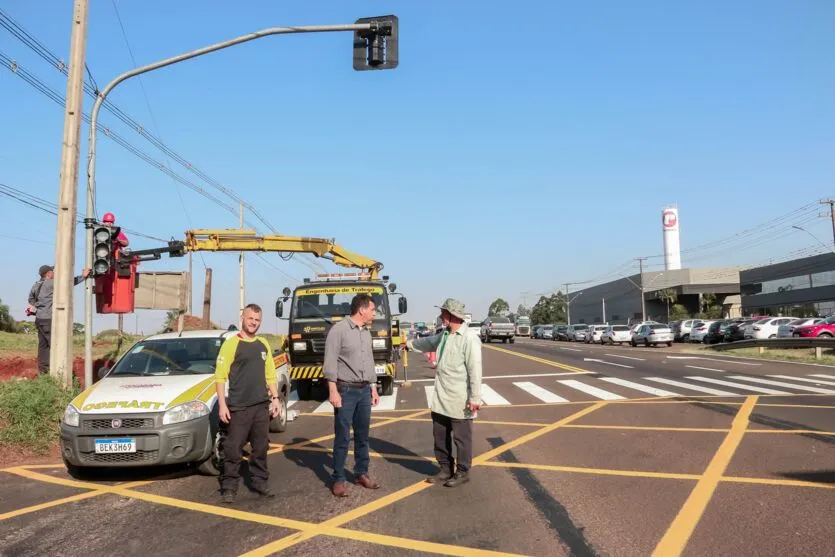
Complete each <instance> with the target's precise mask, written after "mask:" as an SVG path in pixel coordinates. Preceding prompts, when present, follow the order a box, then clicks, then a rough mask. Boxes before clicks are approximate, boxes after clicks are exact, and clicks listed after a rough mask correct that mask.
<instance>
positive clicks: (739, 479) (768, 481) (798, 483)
mask: <svg viewBox="0 0 835 557" xmlns="http://www.w3.org/2000/svg"><path fill="white" fill-rule="evenodd" d="M722 481H723V482H732V483H740V484H755V485H785V486H790V487H818V488H822V489H835V484H825V483H821V482H804V481H803V480H778V479H776V478H747V477H745V476H724V477H723V478H722Z"/></svg>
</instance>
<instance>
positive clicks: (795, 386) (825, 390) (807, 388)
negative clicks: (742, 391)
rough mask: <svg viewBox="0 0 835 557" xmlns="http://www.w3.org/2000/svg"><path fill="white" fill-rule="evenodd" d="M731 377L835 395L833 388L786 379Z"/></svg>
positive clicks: (732, 376)
mask: <svg viewBox="0 0 835 557" xmlns="http://www.w3.org/2000/svg"><path fill="white" fill-rule="evenodd" d="M730 377H731V379H739V380H740V381H751V382H752V383H762V384H763V385H774V386H775V387H789V388H791V389H797V390H798V391H808V392H810V393H818V394H822V395H835V391H833V390H832V389H821V388H820V387H809V386H807V385H795V384H793V383H786V382H785V381H772V380H771V379H761V378H760V377H745V376H744V375H731V376H730Z"/></svg>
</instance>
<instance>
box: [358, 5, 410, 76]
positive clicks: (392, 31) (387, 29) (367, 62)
mask: <svg viewBox="0 0 835 557" xmlns="http://www.w3.org/2000/svg"><path fill="white" fill-rule="evenodd" d="M355 23H370V24H372V28H371V29H366V30H363V31H354V69H355V70H357V71H364V70H393V69H394V68H396V67H397V63H398V48H397V47H398V42H399V33H398V29H397V27H398V24H397V16H396V15H383V16H379V17H361V18H359V19H358V20H357V21H356V22H355Z"/></svg>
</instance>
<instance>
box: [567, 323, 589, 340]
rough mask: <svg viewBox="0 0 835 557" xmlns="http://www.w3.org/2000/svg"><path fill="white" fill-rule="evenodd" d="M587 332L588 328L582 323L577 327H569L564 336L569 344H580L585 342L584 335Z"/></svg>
mask: <svg viewBox="0 0 835 557" xmlns="http://www.w3.org/2000/svg"><path fill="white" fill-rule="evenodd" d="M588 332H589V326H588V325H586V324H584V323H579V324H577V325H569V326H568V329H566V331H565V336H566V338H567V339H568V341H569V342H580V341H581V340H586V335H587V334H588Z"/></svg>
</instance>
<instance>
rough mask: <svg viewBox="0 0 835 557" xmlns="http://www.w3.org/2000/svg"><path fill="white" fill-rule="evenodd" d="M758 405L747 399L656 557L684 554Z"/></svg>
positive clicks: (665, 535)
mask: <svg viewBox="0 0 835 557" xmlns="http://www.w3.org/2000/svg"><path fill="white" fill-rule="evenodd" d="M756 404H757V397H756V396H749V397H747V398H746V399H745V402H744V403H743V404H742V407H740V409H739V412H737V414H736V417H735V418H734V421H733V423H732V424H731V431H730V432H728V435H727V436H726V437H725V440H724V441H722V444H721V445H720V446H719V449H718V450H717V451H716V454H714V455H713V458H712V459H711V461H710V464H708V465H707V468H706V469H705V471H704V473H703V474H702V475H701V478H699V481H698V482H697V483H696V487H694V488H693V491H692V492H690V496H689V497H688V498H687V501H685V502H684V506H683V507H681V510H680V511H679V512H678V515H676V517H675V519H674V520H673V523H672V524H670V527H669V528H668V529H667V532H666V533H665V534H664V537H663V538H661V541H660V542H659V543H658V545H657V546H656V547H655V551H654V552H653V554H652V555H653V557H676V556H678V555H681V554H682V552H683V551H684V548H685V547H686V546H687V542H688V541H689V540H690V536H692V535H693V531H694V530H695V529H696V525H697V524H698V523H699V520H701V518H702V514H704V511H705V509H706V508H707V505H708V503H709V502H710V500H711V498H712V497H713V493H714V492H715V491H716V487H717V486H718V485H719V482H720V481H721V479H722V476H723V475H724V473H725V469H727V467H728V464H729V463H730V462H731V458H733V456H734V453H735V452H736V449H737V448H738V447H739V444H740V442H741V441H742V437H743V436H744V435H745V430H746V429H747V428H748V418H749V417H750V416H751V412H752V411H753V410H754V406H755V405H756Z"/></svg>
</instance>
